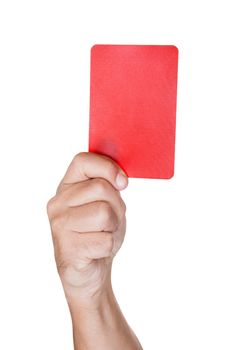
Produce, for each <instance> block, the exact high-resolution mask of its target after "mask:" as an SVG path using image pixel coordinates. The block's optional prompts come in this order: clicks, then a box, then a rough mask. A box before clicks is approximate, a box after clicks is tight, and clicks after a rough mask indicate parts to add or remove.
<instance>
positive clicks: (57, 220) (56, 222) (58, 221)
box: [50, 216, 64, 234]
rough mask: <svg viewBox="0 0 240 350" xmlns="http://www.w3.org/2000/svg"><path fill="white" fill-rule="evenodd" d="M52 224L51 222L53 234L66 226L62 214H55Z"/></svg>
mask: <svg viewBox="0 0 240 350" xmlns="http://www.w3.org/2000/svg"><path fill="white" fill-rule="evenodd" d="M50 224H51V228H52V232H53V234H54V233H57V232H59V231H61V230H62V229H63V228H64V220H63V219H62V217H61V216H54V217H53V218H52V219H51V222H50Z"/></svg>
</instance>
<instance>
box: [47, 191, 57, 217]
mask: <svg viewBox="0 0 240 350" xmlns="http://www.w3.org/2000/svg"><path fill="white" fill-rule="evenodd" d="M54 207H55V196H54V197H52V198H50V199H49V200H48V202H47V205H46V209H47V214H48V217H49V218H50V217H51V216H52V213H53V210H54Z"/></svg>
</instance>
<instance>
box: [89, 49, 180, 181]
mask: <svg viewBox="0 0 240 350" xmlns="http://www.w3.org/2000/svg"><path fill="white" fill-rule="evenodd" d="M177 70H178V49H177V48H176V46H173V45H94V46H93V47H92V49H91V81H90V120H89V152H96V153H100V154H103V155H107V156H109V157H111V158H112V159H113V160H115V161H116V162H117V163H118V164H119V165H120V166H121V168H122V169H123V170H124V171H125V172H126V174H127V175H128V177H135V178H136V177H141V178H159V179H169V178H171V177H172V176H173V174H174V154H175V128H176V100H177Z"/></svg>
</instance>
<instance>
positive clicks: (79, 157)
mask: <svg viewBox="0 0 240 350" xmlns="http://www.w3.org/2000/svg"><path fill="white" fill-rule="evenodd" d="M86 155H87V152H80V153H77V154H75V156H74V157H73V160H72V163H73V164H76V166H77V165H78V164H79V163H80V162H81V161H82V160H83V158H84V157H85V156H86Z"/></svg>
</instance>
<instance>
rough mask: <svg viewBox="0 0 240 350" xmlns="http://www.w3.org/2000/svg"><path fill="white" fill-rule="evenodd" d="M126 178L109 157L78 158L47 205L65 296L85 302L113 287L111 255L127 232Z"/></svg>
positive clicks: (81, 155) (86, 154) (85, 154)
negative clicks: (123, 194)
mask: <svg viewBox="0 0 240 350" xmlns="http://www.w3.org/2000/svg"><path fill="white" fill-rule="evenodd" d="M127 185H128V178H127V176H126V175H125V173H124V172H123V171H122V169H121V168H120V167H119V165H118V164H117V163H116V162H114V161H113V160H112V159H111V158H109V157H107V156H104V155H99V154H97V153H92V152H82V153H79V154H77V155H76V156H75V157H74V158H73V160H72V162H71V163H70V165H69V167H68V169H67V171H66V173H65V175H64V177H63V179H62V180H61V182H60V184H59V186H58V188H57V191H56V194H55V196H54V197H52V198H51V199H50V200H49V201H48V203H47V214H48V218H49V222H50V227H51V233H52V240H53V246H54V255H55V261H56V266H57V270H58V273H59V276H60V279H61V282H62V285H63V288H64V291H65V295H66V296H67V299H68V298H71V297H73V298H75V297H76V298H78V300H81V301H83V303H84V302H86V301H89V300H92V299H93V297H94V298H96V297H98V296H100V295H101V294H102V293H103V291H104V290H105V289H107V288H108V287H109V285H110V284H111V266H112V260H113V257H114V256H115V255H116V253H117V251H118V250H119V248H120V247H121V245H122V242H123V240H124V235H125V231H126V215H125V214H126V206H125V203H124V201H123V200H122V198H121V195H120V190H121V189H123V188H125V187H126V186H127Z"/></svg>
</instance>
